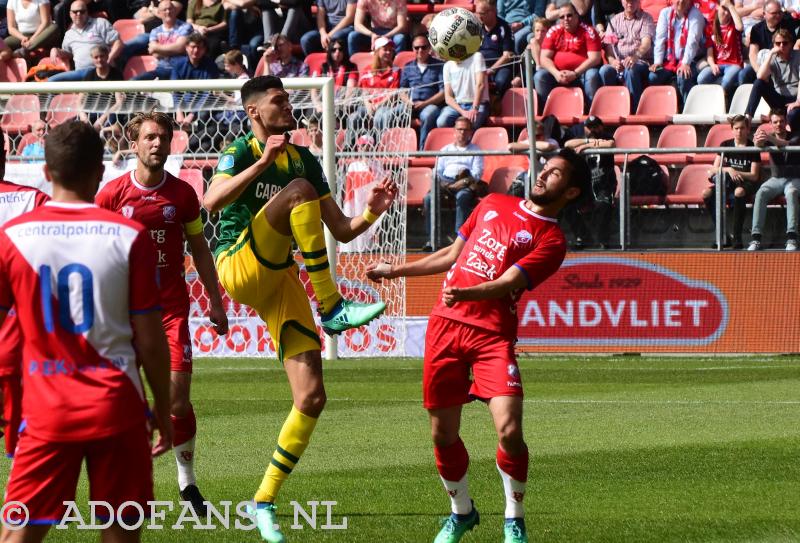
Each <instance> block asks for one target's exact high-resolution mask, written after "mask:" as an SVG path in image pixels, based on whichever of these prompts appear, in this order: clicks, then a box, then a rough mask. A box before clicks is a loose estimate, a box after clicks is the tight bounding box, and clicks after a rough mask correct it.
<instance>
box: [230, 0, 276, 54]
mask: <svg viewBox="0 0 800 543" xmlns="http://www.w3.org/2000/svg"><path fill="white" fill-rule="evenodd" d="M222 7H224V8H225V10H226V11H227V12H228V47H230V48H231V49H238V50H239V51H240V52H241V53H242V54H243V55H244V56H246V57H247V58H248V59H249V60H251V61H253V62H257V61H258V59H257V58H256V51H257V49H258V46H259V45H261V44H263V43H264V42H265V41H266V36H264V24H263V22H262V18H261V16H262V12H261V10H260V9H259V8H258V0H222Z"/></svg>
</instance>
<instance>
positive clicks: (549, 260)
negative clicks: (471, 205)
mask: <svg viewBox="0 0 800 543" xmlns="http://www.w3.org/2000/svg"><path fill="white" fill-rule="evenodd" d="M458 235H459V237H461V238H462V239H464V240H465V241H466V244H465V245H464V249H463V250H462V251H461V254H460V255H459V256H458V260H456V263H455V264H454V265H453V267H452V268H450V271H448V272H447V278H446V279H445V282H444V285H443V286H442V288H444V287H471V286H474V285H479V284H481V283H486V282H488V281H493V280H495V279H497V278H498V277H500V276H501V275H503V273H505V271H506V270H507V269H509V268H510V267H511V266H516V267H517V268H519V269H520V270H521V271H522V272H523V273H524V274H525V276H526V277H527V278H528V290H531V289H533V288H534V287H536V286H538V285H539V284H540V283H542V282H543V281H544V280H545V279H547V278H548V277H550V276H551V275H553V274H554V273H555V272H556V271H558V268H559V267H560V266H561V262H562V261H563V260H564V255H566V252H567V242H566V240H565V239H564V234H563V233H562V232H561V228H559V226H558V222H557V221H556V220H555V219H551V218H549V217H543V216H541V215H537V214H536V213H534V212H533V211H531V210H530V209H528V208H527V207H525V200H523V199H522V198H516V197H514V196H506V195H503V194H490V195H489V196H487V197H486V198H484V199H483V200H482V201H481V203H480V204H478V206H477V207H476V208H475V210H474V211H473V212H472V214H471V215H470V216H469V218H468V219H467V222H465V223H464V225H463V226H462V227H461V230H459V232H458ZM521 294H522V293H521V292H520V291H516V292H512V293H511V294H509V295H508V296H505V297H503V298H495V299H491V300H480V301H463V302H457V303H455V304H454V305H453V307H447V306H446V305H445V304H444V302H442V298H441V296H439V301H438V302H437V303H436V306H435V307H434V308H433V311H432V312H431V314H432V315H440V316H442V317H446V318H448V319H452V320H456V321H460V322H464V323H467V324H470V325H472V326H476V327H478V328H484V329H487V330H491V331H493V332H497V333H499V334H501V335H504V336H511V337H514V338H516V336H517V301H518V300H519V298H520V295H521Z"/></svg>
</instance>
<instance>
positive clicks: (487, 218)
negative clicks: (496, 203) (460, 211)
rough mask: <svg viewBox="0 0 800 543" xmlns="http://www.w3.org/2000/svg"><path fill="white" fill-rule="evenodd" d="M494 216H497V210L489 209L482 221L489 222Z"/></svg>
mask: <svg viewBox="0 0 800 543" xmlns="http://www.w3.org/2000/svg"><path fill="white" fill-rule="evenodd" d="M495 217H497V211H495V210H493V209H492V210H491V211H487V212H486V214H485V215H484V216H483V222H489V221H491V220H492V219H494V218H495Z"/></svg>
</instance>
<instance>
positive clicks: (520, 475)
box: [497, 445, 528, 483]
mask: <svg viewBox="0 0 800 543" xmlns="http://www.w3.org/2000/svg"><path fill="white" fill-rule="evenodd" d="M497 465H498V466H499V467H500V469H501V470H503V471H504V472H505V473H507V474H509V475H510V476H511V478H512V479H514V480H515V481H519V482H520V483H526V482H528V448H527V447H525V451H524V452H522V453H520V454H518V455H517V456H509V455H508V453H507V452H506V451H504V450H503V448H502V447H501V446H500V445H498V446H497Z"/></svg>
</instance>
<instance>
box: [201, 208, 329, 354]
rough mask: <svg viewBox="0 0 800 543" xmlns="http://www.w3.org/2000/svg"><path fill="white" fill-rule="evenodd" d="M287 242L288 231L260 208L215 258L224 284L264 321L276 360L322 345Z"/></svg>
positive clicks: (228, 291) (318, 347) (231, 293)
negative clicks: (276, 225) (278, 227)
mask: <svg viewBox="0 0 800 543" xmlns="http://www.w3.org/2000/svg"><path fill="white" fill-rule="evenodd" d="M291 243H292V238H291V237H290V236H284V235H283V234H281V233H280V232H278V231H276V230H275V229H274V228H273V227H272V225H271V224H269V221H267V217H266V214H265V213H264V209H263V208H262V209H261V211H259V212H258V213H257V214H256V216H255V217H253V220H252V221H251V222H250V225H249V226H248V227H247V228H245V229H244V231H242V233H241V235H240V236H239V239H237V240H236V243H235V244H234V245H232V246H231V247H229V248H228V249H226V250H225V251H224V252H222V253H220V255H219V257H218V258H217V273H218V274H219V281H220V283H221V284H222V286H223V288H224V289H225V290H226V291H227V293H228V295H230V297H231V298H233V299H234V300H235V301H237V302H239V303H242V304H244V305H247V306H250V307H252V308H253V309H254V310H255V311H256V313H258V316H259V317H261V318H262V319H263V320H264V322H265V323H267V328H268V329H269V333H270V334H271V335H272V340H273V342H274V343H275V347H276V350H277V351H278V358H280V360H281V361H283V360H284V359H286V358H292V357H293V356H295V355H298V354H300V353H304V352H306V351H315V350H316V351H318V350H320V346H321V343H320V339H319V333H318V332H317V325H316V323H315V322H314V317H313V316H312V314H311V305H310V304H309V301H308V294H306V289H305V287H304V286H303V284H302V283H301V282H300V279H299V277H298V273H299V271H298V268H297V264H296V263H295V261H294V258H292V254H291ZM287 255H288V257H287Z"/></svg>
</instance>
